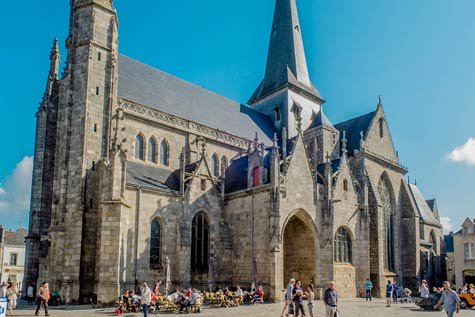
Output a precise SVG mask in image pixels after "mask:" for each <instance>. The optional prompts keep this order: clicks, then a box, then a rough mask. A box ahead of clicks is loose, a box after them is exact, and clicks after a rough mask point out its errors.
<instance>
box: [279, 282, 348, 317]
mask: <svg viewBox="0 0 475 317" xmlns="http://www.w3.org/2000/svg"><path fill="white" fill-rule="evenodd" d="M335 286H336V283H335V282H334V281H330V282H329V283H328V288H327V289H326V290H325V292H324V294H323V302H324V304H325V316H326V317H336V316H338V314H339V313H338V294H337V291H336V288H335ZM304 298H306V299H307V311H308V315H309V316H310V317H313V314H314V309H315V292H314V287H313V284H311V283H310V284H308V286H307V290H306V291H304V289H303V288H302V282H301V281H300V280H295V279H294V278H291V279H290V280H289V283H288V284H287V288H286V291H285V301H284V308H283V309H282V313H281V317H283V316H284V314H285V316H287V317H298V316H303V317H305V316H306V314H305V308H304V305H303V299H304Z"/></svg>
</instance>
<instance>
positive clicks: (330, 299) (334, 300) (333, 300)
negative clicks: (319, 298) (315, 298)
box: [323, 281, 338, 317]
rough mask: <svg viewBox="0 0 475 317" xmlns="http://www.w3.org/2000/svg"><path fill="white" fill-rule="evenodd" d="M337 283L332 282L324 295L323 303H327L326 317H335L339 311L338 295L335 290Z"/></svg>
mask: <svg viewBox="0 0 475 317" xmlns="http://www.w3.org/2000/svg"><path fill="white" fill-rule="evenodd" d="M335 286H336V284H335V282H334V281H330V282H329V283H328V288H327V289H326V290H325V294H324V295H323V302H324V303H325V317H334V316H335V313H336V312H337V311H338V294H337V292H336V289H335Z"/></svg>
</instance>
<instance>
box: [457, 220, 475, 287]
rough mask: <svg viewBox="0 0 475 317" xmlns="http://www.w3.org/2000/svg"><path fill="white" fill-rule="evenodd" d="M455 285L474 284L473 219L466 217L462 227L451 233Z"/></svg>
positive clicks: (474, 247) (474, 221) (474, 232)
mask: <svg viewBox="0 0 475 317" xmlns="http://www.w3.org/2000/svg"><path fill="white" fill-rule="evenodd" d="M453 244H454V260H455V261H454V262H455V285H456V287H462V286H463V285H464V284H465V283H468V284H474V285H475V219H473V218H466V219H465V221H464V222H463V223H462V228H461V229H460V230H459V231H457V232H455V233H454V234H453Z"/></svg>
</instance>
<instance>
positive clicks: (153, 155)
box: [148, 138, 157, 163]
mask: <svg viewBox="0 0 475 317" xmlns="http://www.w3.org/2000/svg"><path fill="white" fill-rule="evenodd" d="M148 160H149V161H150V162H153V163H157V143H156V142H155V140H154V139H153V138H150V139H149V140H148Z"/></svg>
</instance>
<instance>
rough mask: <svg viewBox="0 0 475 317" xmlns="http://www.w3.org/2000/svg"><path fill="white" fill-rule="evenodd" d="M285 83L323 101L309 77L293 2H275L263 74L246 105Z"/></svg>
mask: <svg viewBox="0 0 475 317" xmlns="http://www.w3.org/2000/svg"><path fill="white" fill-rule="evenodd" d="M287 83H291V84H293V85H295V86H297V87H299V88H300V89H302V90H305V91H306V92H308V93H310V94H311V95H313V96H315V97H317V98H319V99H322V97H321V96H320V94H319V92H318V91H317V89H316V88H315V87H314V86H313V84H312V83H311V82H310V78H309V75H308V68H307V60H306V57H305V49H304V46H303V40H302V33H301V30H300V22H299V16H298V12H297V5H296V3H295V0H278V1H276V4H275V10H274V19H273V22H272V30H271V36H270V43H269V51H268V55H267V64H266V72H265V75H264V79H263V80H262V82H261V83H260V85H259V86H258V87H257V89H256V91H255V92H254V94H253V95H252V97H251V98H250V99H249V103H250V104H252V103H253V102H254V101H256V100H258V99H260V98H262V97H264V96H267V95H269V94H270V93H272V92H273V91H275V90H276V89H278V88H281V87H282V86H284V85H285V84H287Z"/></svg>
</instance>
